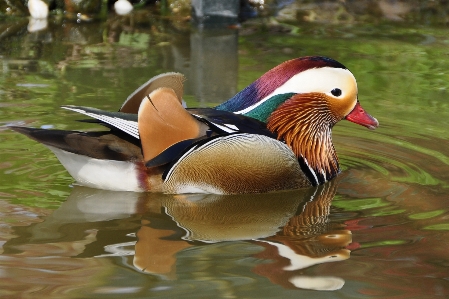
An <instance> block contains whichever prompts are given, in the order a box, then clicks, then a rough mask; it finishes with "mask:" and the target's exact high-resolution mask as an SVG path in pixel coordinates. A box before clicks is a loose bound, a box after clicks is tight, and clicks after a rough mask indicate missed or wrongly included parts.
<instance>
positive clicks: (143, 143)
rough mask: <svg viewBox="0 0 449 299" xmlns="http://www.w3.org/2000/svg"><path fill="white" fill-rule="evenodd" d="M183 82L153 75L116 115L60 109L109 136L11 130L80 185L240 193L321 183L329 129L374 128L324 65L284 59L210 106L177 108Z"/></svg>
mask: <svg viewBox="0 0 449 299" xmlns="http://www.w3.org/2000/svg"><path fill="white" fill-rule="evenodd" d="M183 81H184V76H183V75H181V74H179V73H165V74H162V75H159V76H156V77H154V78H152V79H150V80H149V81H148V82H146V83H145V84H143V85H142V86H141V87H139V88H138V89H137V90H136V91H135V92H133V93H132V94H131V95H130V96H129V97H128V98H127V100H126V101H125V103H124V104H123V105H122V107H121V108H120V110H119V111H118V112H107V111H102V110H99V109H95V108H89V107H80V106H63V108H65V109H68V110H72V111H75V112H79V113H82V114H84V115H87V116H89V117H92V118H93V119H90V120H84V121H88V122H91V123H98V124H101V125H104V126H106V127H108V128H109V130H108V131H104V130H103V131H97V132H77V131H64V130H45V129H34V128H26V127H11V128H12V129H13V130H15V131H17V132H20V133H23V134H25V135H26V136H28V137H30V138H31V139H34V140H36V141H38V142H41V143H43V144H44V145H46V146H47V147H48V148H49V149H50V150H51V151H53V153H54V154H55V155H56V156H57V158H58V159H59V160H60V162H61V163H62V164H63V166H64V167H65V168H66V169H67V170H68V172H69V173H70V174H71V175H72V177H73V178H74V179H75V180H76V182H77V183H79V184H81V185H85V186H89V187H94V188H99V189H107V190H117V191H137V192H142V191H151V192H164V193H172V194H181V193H215V194H239V193H262V192H270V191H277V190H288V189H298V188H306V187H312V186H316V185H320V184H323V183H325V182H327V181H329V180H331V179H332V178H334V177H335V176H336V175H337V174H338V173H339V172H340V168H339V163H338V157H337V154H336V151H335V148H334V145H333V143H332V135H331V129H332V127H333V126H334V125H335V124H336V123H337V122H338V121H340V120H342V119H346V120H349V121H351V122H354V123H356V124H360V125H362V126H365V127H367V128H369V129H374V128H376V127H377V126H378V125H379V123H378V121H377V120H376V119H375V118H373V117H372V116H371V115H369V114H368V113H366V112H365V111H364V109H363V108H362V107H361V106H360V103H359V101H358V95H357V83H356V80H355V78H354V76H353V75H352V73H351V72H350V71H349V70H348V69H347V68H346V67H345V66H344V65H342V64H341V63H339V62H337V61H335V60H333V59H330V58H326V57H318V56H311V57H302V58H297V59H293V60H289V61H286V62H284V63H282V64H280V65H278V66H276V67H275V68H273V69H271V70H270V71H268V72H267V73H265V74H264V75H262V76H261V77H260V78H259V79H257V80H256V81H255V82H254V83H252V84H251V85H249V86H248V87H246V88H245V89H243V90H242V91H240V92H239V93H238V94H236V95H235V96H234V97H233V98H231V99H229V100H228V101H226V102H224V103H222V104H220V105H218V106H216V107H215V108H190V109H189V108H188V109H186V108H184V107H183V105H182V96H183Z"/></svg>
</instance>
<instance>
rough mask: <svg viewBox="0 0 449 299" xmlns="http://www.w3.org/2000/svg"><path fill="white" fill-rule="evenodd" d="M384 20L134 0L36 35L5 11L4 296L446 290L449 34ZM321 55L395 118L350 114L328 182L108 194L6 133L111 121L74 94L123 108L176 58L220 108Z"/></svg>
mask: <svg viewBox="0 0 449 299" xmlns="http://www.w3.org/2000/svg"><path fill="white" fill-rule="evenodd" d="M387 2H388V1H387ZM316 15H318V16H320V15H321V16H324V13H322V14H320V13H317V14H316ZM387 19H388V18H387ZM376 20H377V19H376ZM376 20H374V21H373V19H368V20H367V21H366V22H363V21H361V20H359V19H358V20H356V21H348V19H345V20H341V21H340V22H336V23H335V22H333V23H326V22H324V23H323V22H318V21H317V22H301V23H295V24H292V23H288V24H284V23H278V22H274V21H273V20H270V18H264V19H257V20H251V21H248V22H246V23H243V24H242V26H241V27H240V28H238V29H235V28H221V29H217V28H215V29H207V28H202V29H199V28H196V27H192V26H190V25H189V24H188V23H186V22H185V21H182V20H180V19H176V18H175V19H170V18H168V19H167V18H163V17H159V16H157V15H153V14H150V13H148V12H142V11H141V12H137V11H136V13H135V14H134V15H133V17H117V16H110V17H108V18H107V20H105V21H91V22H80V23H77V22H76V21H68V20H63V19H57V18H52V19H49V24H48V28H47V29H46V30H43V31H37V32H29V31H28V30H27V26H28V19H27V18H14V19H4V20H0V66H1V71H0V148H1V150H0V182H1V183H0V278H1V279H0V297H1V298H123V297H125V296H126V297H127V298H299V297H307V298H447V297H448V296H449V268H448V267H449V257H448V254H447V251H448V247H449V241H448V240H449V192H448V187H449V184H448V181H449V133H448V130H447V127H448V125H449V104H448V102H447V99H448V96H449V92H448V88H449V73H448V69H449V34H448V33H449V31H448V29H447V28H446V26H445V25H444V22H443V23H442V22H440V23H435V22H427V21H426V20H427V19H426V18H425V16H423V17H422V18H421V19H420V18H417V19H416V20H417V21H416V22H412V21H408V22H406V21H404V22H400V21H398V20H396V22H394V21H391V19H389V20H385V19H381V21H376ZM306 55H324V56H329V57H332V58H334V59H337V60H338V61H340V62H342V63H343V64H344V65H345V66H347V67H348V68H349V69H350V70H351V71H352V73H353V74H354V75H355V77H356V79H357V82H358V88H359V100H360V102H361V103H362V105H363V106H364V108H365V109H366V110H367V111H368V112H369V113H370V114H372V115H373V116H375V117H376V118H377V119H378V120H379V122H380V124H381V125H380V127H379V128H378V129H377V130H375V131H370V130H367V129H366V128H363V127H360V126H356V125H355V124H353V123H349V122H345V121H342V122H340V123H339V124H337V125H336V126H335V128H334V129H333V140H334V144H335V148H336V150H337V153H338V156H339V159H340V164H341V166H342V170H343V172H342V173H341V175H339V176H338V177H337V179H335V180H333V181H332V182H330V183H328V184H326V185H324V186H321V187H317V188H311V189H307V190H296V191H288V192H277V193H270V194H258V195H233V196H219V195H204V194H201V195H197V194H191V195H164V194H148V193H132V192H110V191H103V190H95V189H90V188H86V187H82V186H77V185H76V184H74V181H73V179H72V178H71V177H70V175H69V174H68V173H67V172H66V171H65V169H64V168H63V167H62V166H61V165H60V163H59V162H58V160H57V159H56V157H55V156H54V155H53V154H52V153H51V152H50V151H49V150H48V149H47V148H45V147H44V146H42V145H40V144H37V143H36V142H34V141H32V140H29V139H27V138H26V137H25V136H22V135H19V134H17V133H15V132H13V131H11V130H9V129H8V128H7V126H8V125H24V126H32V127H42V128H54V129H66V130H93V129H97V127H95V126H93V125H92V124H86V123H81V122H77V121H76V120H78V119H80V118H82V117H80V116H79V115H77V114H75V113H72V112H70V111H67V110H63V109H60V108H59V107H60V106H61V105H80V106H91V107H96V108H99V109H104V110H111V111H116V110H117V109H118V108H119V107H120V106H121V104H122V103H123V101H124V100H125V99H126V97H127V96H128V95H129V94H130V93H131V92H133V91H134V90H135V89H136V88H137V87H139V86H140V85H141V84H142V83H144V82H146V81H147V80H148V79H149V78H151V77H153V76H155V75H158V74H160V73H163V72H170V71H176V72H181V73H183V74H185V75H186V77H187V81H186V85H185V95H184V98H185V100H186V102H187V104H188V106H189V107H195V106H201V107H210V106H214V105H217V104H219V103H221V102H223V101H225V100H226V99H228V98H230V97H232V96H233V95H234V94H235V93H236V92H238V91H239V90H241V89H243V88H244V87H245V86H247V85H248V84H250V83H251V82H253V81H254V80H255V79H257V78H258V77H259V76H260V75H262V74H263V73H264V72H266V71H267V70H269V69H270V68H272V67H274V66H276V65H278V64H279V63H281V62H283V61H285V60H288V59H292V58H296V57H300V56H306Z"/></svg>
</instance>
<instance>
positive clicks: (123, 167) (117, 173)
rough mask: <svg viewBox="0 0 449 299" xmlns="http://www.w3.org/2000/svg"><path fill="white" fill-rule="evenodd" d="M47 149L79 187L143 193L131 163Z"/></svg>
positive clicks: (51, 147) (52, 148) (135, 170)
mask: <svg viewBox="0 0 449 299" xmlns="http://www.w3.org/2000/svg"><path fill="white" fill-rule="evenodd" d="M47 147H48V148H49V149H50V150H51V151H52V152H53V153H54V154H55V155H56V157H57V158H58V159H59V161H60V162H61V164H62V165H63V166H64V167H65V168H66V169H67V171H68V172H69V173H70V175H71V176H72V177H73V178H74V179H75V180H76V182H77V183H79V184H80V185H83V186H87V187H91V188H98V189H104V190H112V191H134V192H142V191H144V190H143V189H142V188H140V186H139V181H138V179H137V169H136V167H135V165H134V164H133V163H130V162H123V161H114V160H100V159H95V158H90V157H86V156H82V155H77V154H74V153H70V152H67V151H64V150H61V149H58V148H56V147H53V146H48V145H47Z"/></svg>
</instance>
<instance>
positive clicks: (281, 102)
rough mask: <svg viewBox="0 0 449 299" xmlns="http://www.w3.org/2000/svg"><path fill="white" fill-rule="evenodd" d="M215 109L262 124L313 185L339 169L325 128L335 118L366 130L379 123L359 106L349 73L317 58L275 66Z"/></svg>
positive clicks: (353, 79)
mask: <svg viewBox="0 0 449 299" xmlns="http://www.w3.org/2000/svg"><path fill="white" fill-rule="evenodd" d="M216 109H219V110H226V111H232V112H234V113H237V114H243V115H246V116H249V117H253V118H256V119H259V120H260V121H263V122H265V123H267V127H268V129H269V130H270V131H272V132H273V133H276V134H277V137H278V139H279V140H282V141H284V142H285V143H286V144H287V145H288V146H289V147H290V148H291V149H292V151H293V152H294V153H295V155H296V156H297V157H298V161H299V162H300V165H301V167H302V169H303V171H304V172H305V173H306V174H307V175H308V177H309V179H310V180H311V182H312V184H314V185H318V184H322V183H324V182H326V181H328V180H330V179H332V178H333V177H334V176H335V175H337V174H338V172H339V171H340V170H339V165H338V157H337V154H336V152H335V149H334V146H333V143H332V132H331V130H332V127H333V126H334V125H335V124H336V123H337V122H339V121H340V120H342V119H346V120H349V121H351V122H354V123H357V124H359V125H362V126H365V127H367V128H369V129H375V128H377V127H378V125H379V123H378V121H377V120H376V119H375V118H374V117H372V116H371V115H369V114H368V113H366V112H365V110H364V109H363V108H362V107H361V105H360V103H359V101H358V90H357V82H356V80H355V78H354V76H353V74H352V73H351V72H350V71H349V70H348V69H347V68H346V67H345V66H344V65H343V64H341V63H339V62H338V61H335V60H333V59H330V58H327V57H321V56H309V57H302V58H297V59H293V60H289V61H286V62H284V63H282V64H280V65H278V66H277V67H275V68H273V69H271V70H270V71H268V72H267V73H265V74H264V75H263V76H262V77H260V78H259V79H258V80H256V81H255V82H254V83H252V84H251V85H249V86H248V87H246V88H245V89H243V90H242V91H241V92H240V93H238V94H237V95H235V96H234V97H233V98H231V99H230V100H228V101H227V102H225V103H223V104H221V105H219V106H217V107H216Z"/></svg>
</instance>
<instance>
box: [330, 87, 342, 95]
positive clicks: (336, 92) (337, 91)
mask: <svg viewBox="0 0 449 299" xmlns="http://www.w3.org/2000/svg"><path fill="white" fill-rule="evenodd" d="M331 94H332V95H334V96H336V97H339V96H341V89H340V88H334V89H332V90H331Z"/></svg>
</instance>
